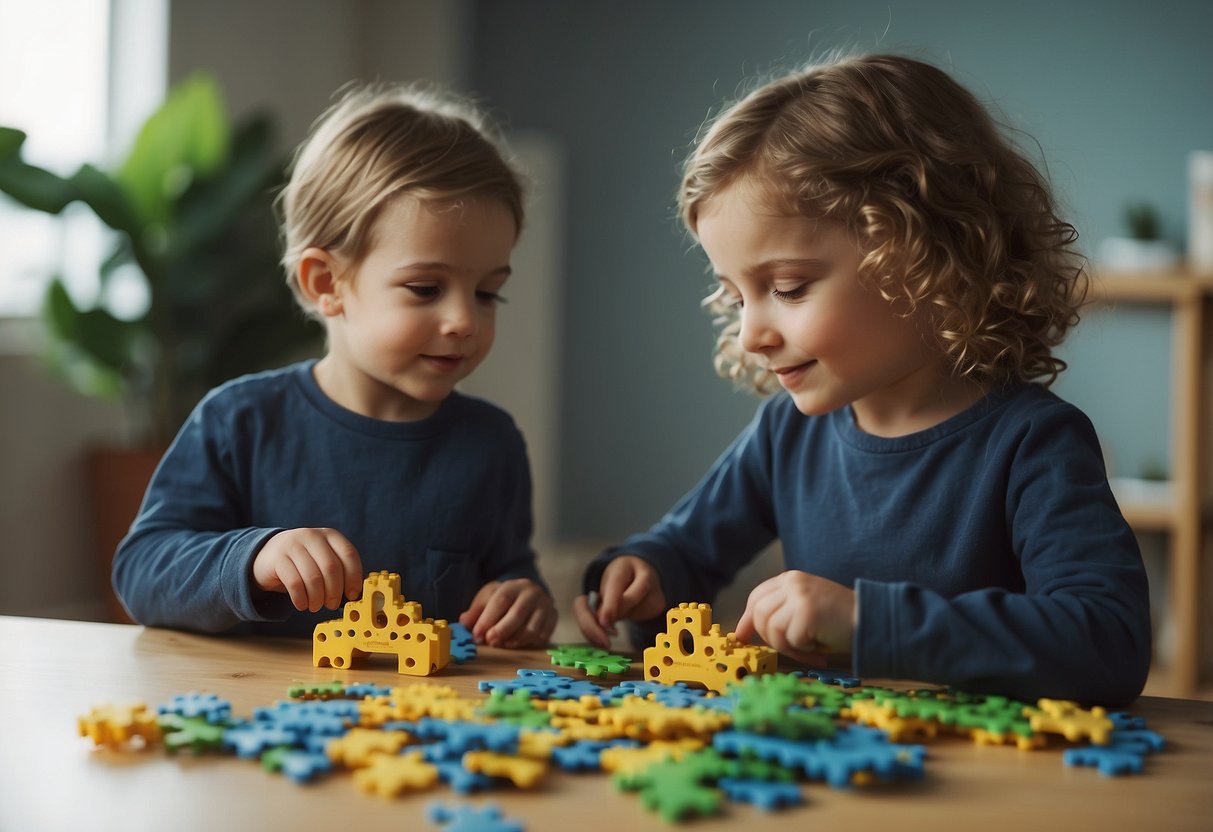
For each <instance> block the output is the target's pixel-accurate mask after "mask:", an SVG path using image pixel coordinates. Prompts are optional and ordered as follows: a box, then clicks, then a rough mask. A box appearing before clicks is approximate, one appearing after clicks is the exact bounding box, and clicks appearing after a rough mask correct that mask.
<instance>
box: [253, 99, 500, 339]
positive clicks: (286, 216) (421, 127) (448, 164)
mask: <svg viewBox="0 0 1213 832" xmlns="http://www.w3.org/2000/svg"><path fill="white" fill-rule="evenodd" d="M402 194H411V195H413V196H416V197H418V198H420V199H423V200H427V201H435V202H448V201H449V202H457V201H458V200H459V199H461V198H465V197H487V198H491V199H498V200H501V201H502V202H503V203H504V204H505V206H506V207H507V208H508V209H509V210H510V212H511V214H513V217H514V225H515V228H516V229H517V230H518V231H519V232H521V230H522V224H523V184H522V175H521V174H520V173H519V171H518V170H517V169H516V168H515V167H514V166H513V165H512V164H511V162H510V161H509V159H508V158H507V156H506V153H505V145H504V143H503V142H502V141H501V138H500V135H499V133H498V132H497V129H496V127H495V125H493V124H491V123H490V122H489V120H488V119H487V117H486V116H485V115H484V114H483V113H482V112H481V111H480V110H478V109H477V108H476V106H475V105H474V103H473V102H472V101H471V100H469V99H465V98H462V97H460V96H457V95H455V94H454V93H450V92H444V91H441V90H438V89H427V88H424V87H421V86H416V85H414V86H393V85H388V86H383V85H375V84H371V85H356V86H352V87H350V88H348V89H346V90H345V92H344V94H343V95H342V96H341V97H340V99H339V100H338V101H337V103H336V104H334V105H333V106H332V107H330V108H329V109H328V110H327V111H326V112H325V113H323V114H322V115H321V116H320V118H319V119H317V121H316V123H315V124H314V125H313V127H312V130H311V132H310V134H309V135H308V137H307V139H306V140H305V141H304V142H303V144H301V145H300V146H299V148H298V150H297V151H296V154H295V158H294V161H293V163H292V165H291V176H290V180H289V182H287V185H286V187H285V188H283V190H282V191H281V193H280V194H279V195H278V200H277V205H276V207H277V209H278V213H279V216H280V217H281V221H282V240H283V249H284V251H283V256H282V266H283V269H284V270H285V272H286V280H287V284H288V285H289V286H290V287H291V290H292V291H293V292H294V294H295V298H296V300H297V301H298V302H299V305H300V306H301V307H302V308H303V310H304V312H305V313H306V314H308V315H309V316H312V317H316V315H317V313H316V311H315V310H314V309H312V307H311V305H310V304H309V303H308V301H307V300H306V299H305V298H304V297H303V295H302V293H301V291H300V289H299V284H298V275H297V271H298V267H299V260H300V257H301V255H302V253H303V251H304V249H306V248H308V247H310V246H318V247H320V248H323V249H327V250H330V251H333V252H337V253H340V254H342V255H343V256H345V257H348V258H349V259H350V260H352V261H353V262H355V263H357V262H359V261H361V259H362V258H363V257H364V256H365V255H366V253H367V251H368V250H369V249H370V247H371V245H372V243H373V239H372V235H373V232H374V229H375V221H376V219H377V218H378V216H379V214H380V213H381V211H382V210H383V207H384V206H385V205H386V204H387V203H388V202H390V201H391V200H392V199H394V198H395V197H397V196H400V195H402Z"/></svg>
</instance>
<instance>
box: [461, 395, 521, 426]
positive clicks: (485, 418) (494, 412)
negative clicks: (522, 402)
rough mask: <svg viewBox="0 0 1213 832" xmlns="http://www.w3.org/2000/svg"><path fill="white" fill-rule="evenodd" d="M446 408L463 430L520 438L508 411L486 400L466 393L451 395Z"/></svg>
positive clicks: (515, 424)
mask: <svg viewBox="0 0 1213 832" xmlns="http://www.w3.org/2000/svg"><path fill="white" fill-rule="evenodd" d="M446 406H447V407H450V408H451V409H452V411H453V415H455V416H456V417H457V418H458V420H459V424H460V427H461V428H462V429H464V430H466V429H467V428H469V427H471V428H473V429H475V430H480V431H484V432H486V433H489V434H494V435H509V436H521V432H520V431H519V429H518V425H517V423H516V422H515V421H514V417H513V416H511V415H510V413H509V411H507V410H505V408H503V407H501V406H499V405H496V404H493V403H492V402H490V401H488V400H487V399H481V398H479V397H477V396H469V395H468V394H467V393H452V394H451V398H450V400H449V401H448V402H447V403H446Z"/></svg>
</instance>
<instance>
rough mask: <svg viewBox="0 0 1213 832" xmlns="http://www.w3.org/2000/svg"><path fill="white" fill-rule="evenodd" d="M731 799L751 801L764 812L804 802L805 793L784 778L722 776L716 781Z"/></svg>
mask: <svg viewBox="0 0 1213 832" xmlns="http://www.w3.org/2000/svg"><path fill="white" fill-rule="evenodd" d="M716 785H717V786H718V787H719V788H720V790H721V791H722V792H724V793H725V796H727V797H728V798H729V800H732V801H735V802H740V803H749V804H751V805H753V806H757V807H758V808H759V809H762V810H763V811H764V812H770V811H774V810H775V809H779V808H782V807H784V806H796V805H799V804H801V803H803V802H804V795H803V794H801V791H800V787H799V786H797V785H796V784H795V783H789V782H786V781H782V780H748V779H742V778H739V777H722V778H720V780H718V781H717V782H716Z"/></svg>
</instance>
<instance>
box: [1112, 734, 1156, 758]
mask: <svg viewBox="0 0 1213 832" xmlns="http://www.w3.org/2000/svg"><path fill="white" fill-rule="evenodd" d="M1109 744H1111V745H1114V746H1116V747H1118V748H1125V749H1132V750H1139V751H1141V753H1143V754H1150V753H1153V752H1155V751H1162V750H1163V748H1164V747H1166V744H1167V741H1166V740H1165V739H1164V738H1163V736H1162V734H1158V733H1155V732H1154V731H1150V730H1147V729H1145V728H1125V729H1121V730H1114V731H1113V732H1112V733H1111V735H1110V738H1109Z"/></svg>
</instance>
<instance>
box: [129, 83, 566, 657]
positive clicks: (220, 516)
mask: <svg viewBox="0 0 1213 832" xmlns="http://www.w3.org/2000/svg"><path fill="white" fill-rule="evenodd" d="M281 209H282V214H283V236H284V238H285V254H284V257H283V265H284V267H285V270H286V275H287V280H288V282H289V283H290V286H291V288H292V290H293V291H294V293H295V296H296V298H297V300H298V302H299V304H300V305H301V307H302V308H303V310H304V311H305V312H306V313H307V314H308V315H311V316H312V317H314V318H316V319H317V320H319V321H321V322H322V323H323V325H324V327H325V330H326V333H327V339H328V343H327V349H326V353H325V355H324V357H323V358H321V359H320V360H319V361H305V362H302V363H299V364H295V365H292V366H289V367H285V368H282V369H279V370H274V371H270V372H266V373H261V374H257V375H252V376H246V377H243V378H239V379H236V380H234V381H231V382H228V383H227V384H224V385H222V386H221V387H219V388H217V389H215V390H213V391H211V392H210V393H209V394H208V395H207V396H206V398H205V399H204V400H203V401H202V402H201V403H200V404H199V405H198V407H197V408H196V409H195V411H194V413H193V414H192V415H191V417H190V418H189V420H188V422H187V423H186V424H185V426H184V427H182V429H181V431H180V433H179V434H178V436H177V438H176V439H175V440H174V442H173V444H172V446H171V447H170V448H169V450H168V452H167V453H166V454H165V456H164V459H163V460H162V461H161V463H160V466H159V468H158V470H157V471H156V474H155V476H154V477H153V479H152V482H151V484H150V485H149V487H148V492H147V495H146V497H145V499H144V502H143V506H142V509H141V510H140V513H139V516H138V517H137V519H136V520H135V523H134V525H133V526H132V528H131V531H130V533H129V534H128V535H127V537H126V539H125V540H124V541H123V542H122V544H121V545H120V547H119V549H118V552H117V555H116V557H115V560H114V585H115V588H116V589H117V591H118V593H119V595H120V597H121V598H122V600H123V602H124V603H125V604H126V606H127V608H128V609H129V610H130V612H131V614H132V615H133V616H134V617H135V618H136V619H137V620H138V621H140V622H142V623H144V624H153V625H161V626H173V627H184V628H189V629H195V630H203V631H209V632H218V631H227V632H251V633H258V634H295V635H310V634H311V632H312V630H313V628H314V626H315V624H316V623H317V622H319V621H321V620H324V619H326V618H331V617H332V616H331V615H326V614H324V613H322V612H321V609H322V608H328V609H330V610H335V609H337V608H339V607H340V605H341V603H342V601H343V599H344V598H357V597H358V595H359V591H360V589H361V587H362V581H363V577H364V575H365V574H366V573H368V572H374V571H379V570H389V571H392V572H398V573H400V574H401V589H402V592H403V594H404V595H405V596H406V597H407V598H409V599H410V600H414V601H419V602H420V603H421V605H422V609H423V610H424V612H425V614H426V615H427V616H430V617H434V618H447V619H456V618H458V620H459V621H461V622H462V623H463V624H465V625H466V626H468V627H469V628H470V629H471V630H472V632H473V634H474V636H475V637H476V639H477V640H478V641H481V642H486V643H488V644H491V645H495V646H506V647H524V646H538V645H542V644H545V643H546V642H547V639H548V638H549V636H550V635H551V632H552V629H553V627H554V626H555V623H556V611H555V606H554V604H553V602H552V599H551V597H550V595H549V593H548V590H547V588H546V586H545V585H544V583H543V580H542V579H541V578H540V575H539V572H538V569H537V567H536V563H535V554H534V552H533V551H532V549H531V546H530V536H531V525H532V523H531V481H530V472H529V466H528V462H527V455H526V448H525V445H524V443H523V439H522V436H521V435H520V433H519V431H518V429H517V428H516V427H515V425H514V422H513V420H512V419H511V418H510V417H509V416H508V415H507V414H506V413H504V412H503V411H501V410H499V409H498V408H496V407H494V406H493V405H490V404H488V403H487V402H484V401H480V400H478V399H474V398H471V397H468V396H464V395H461V394H460V393H458V392H456V391H455V385H456V384H457V383H458V382H459V381H460V380H461V379H464V378H466V377H467V376H468V375H469V374H470V373H471V372H472V371H473V370H474V369H475V368H476V367H477V366H478V365H479V364H480V362H481V361H482V360H483V359H484V357H485V356H486V355H487V354H488V352H489V349H490V347H491V346H492V344H493V335H494V331H495V315H496V309H497V305H498V304H499V303H500V302H501V301H502V300H503V298H502V297H501V295H500V293H501V291H502V288H503V286H504V285H505V283H506V280H507V279H508V278H509V276H510V255H511V252H512V251H513V249H514V245H515V243H516V242H517V240H518V235H519V233H520V232H521V229H522V223H523V204H522V188H521V184H520V181H519V177H518V175H517V173H516V172H515V171H514V169H513V168H512V167H511V166H510V164H509V163H508V162H507V160H506V159H505V158H504V156H503V155H502V152H501V150H500V149H499V148H498V146H497V143H496V141H495V138H494V134H493V133H492V132H491V131H490V130H489V128H488V126H487V125H486V123H485V121H484V120H483V118H482V116H481V115H480V114H479V113H478V112H477V111H476V110H475V108H473V107H472V106H471V105H470V104H469V103H467V102H465V101H463V100H461V99H458V98H455V97H453V96H449V95H444V94H438V93H435V92H422V91H419V90H414V89H407V88H398V87H388V88H375V87H360V88H355V89H352V90H350V91H349V92H348V93H347V94H346V95H345V96H344V97H343V98H342V99H341V100H340V101H339V102H338V103H337V104H336V105H335V106H334V107H332V108H331V109H330V110H329V111H328V112H327V113H326V114H325V115H324V116H322V118H321V119H320V120H318V122H317V124H316V126H315V127H314V129H313V131H312V133H311V135H310V136H309V138H308V139H307V141H306V142H304V144H303V145H302V146H301V147H300V149H299V151H298V153H297V155H296V159H295V162H294V166H293V170H292V174H291V178H290V181H289V183H288V185H287V186H286V188H285V190H284V191H283V193H282V195H281Z"/></svg>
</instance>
